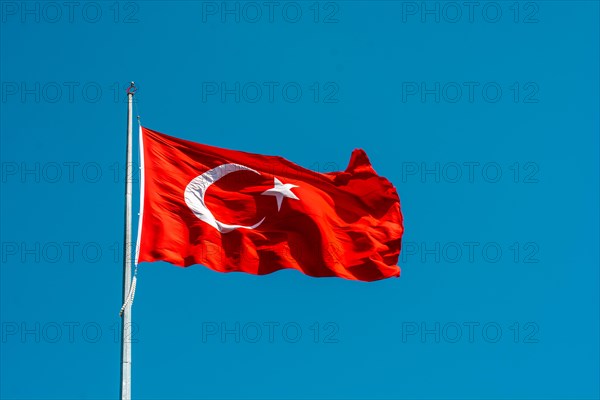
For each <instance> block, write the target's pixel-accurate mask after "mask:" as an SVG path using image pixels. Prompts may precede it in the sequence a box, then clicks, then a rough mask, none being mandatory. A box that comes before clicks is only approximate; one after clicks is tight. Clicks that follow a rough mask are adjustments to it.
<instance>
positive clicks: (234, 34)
mask: <svg viewBox="0 0 600 400" xmlns="http://www.w3.org/2000/svg"><path fill="white" fill-rule="evenodd" d="M68 4H70V5H68ZM1 7H2V9H1V12H2V14H1V18H2V19H1V25H0V30H1V32H0V33H1V35H0V72H1V81H2V99H1V103H0V106H1V117H0V129H1V149H0V156H1V161H2V186H1V194H0V199H1V218H0V220H1V228H0V233H1V243H2V254H1V256H2V265H1V268H0V273H1V275H0V288H1V294H0V299H1V306H0V311H1V318H0V319H1V323H2V338H1V339H2V340H1V343H0V346H1V352H0V353H1V354H0V357H1V358H0V360H1V361H0V367H1V371H0V397H2V398H3V399H39V398H43V399H76V398H77V399H79V398H88V399H115V398H117V397H118V394H119V356H120V344H119V341H118V338H116V337H115V332H118V331H119V329H118V324H119V317H118V310H119V308H120V306H121V277H122V264H121V262H122V261H121V250H120V248H116V247H115V245H120V243H121V242H122V240H123V205H124V181H123V179H124V174H123V168H124V161H125V160H124V157H125V126H126V125H125V123H126V104H125V102H124V99H125V96H124V91H123V90H122V88H121V87H124V86H125V85H126V84H127V83H128V82H129V81H131V80H135V81H136V83H137V84H138V86H139V92H138V95H137V100H138V103H137V104H136V113H139V114H140V115H141V118H142V123H143V124H144V125H146V126H148V127H149V128H152V129H155V130H158V131H162V132H164V133H167V134H171V135H174V136H179V137H182V138H185V139H189V140H193V141H197V142H203V143H207V144H211V145H216V146H221V147H228V148H233V149H240V150H245V151H250V152H256V153H264V154H274V155H281V156H283V157H286V158H288V159H290V160H292V161H294V162H296V163H297V164H299V165H302V166H304V167H308V168H312V169H315V170H320V171H331V170H337V169H343V168H345V166H346V163H347V161H348V158H349V156H350V153H351V151H352V150H353V149H354V148H357V147H360V148H364V149H365V150H366V151H367V153H368V154H369V156H370V158H371V161H372V163H373V165H374V167H375V169H376V170H377V172H378V173H380V174H381V175H383V176H386V177H387V178H389V179H390V180H391V181H392V182H393V183H394V185H395V186H396V187H397V189H398V192H399V194H400V198H401V202H402V209H403V213H404V217H405V228H406V233H405V237H404V249H403V254H402V256H401V259H400V265H401V267H402V276H401V278H399V279H389V280H385V281H381V282H375V283H361V282H351V281H346V280H342V279H329V278H328V279H315V278H309V277H307V276H304V275H302V274H300V273H298V272H297V271H280V272H277V273H275V274H272V275H269V276H251V275H245V274H219V273H216V272H213V271H210V270H208V269H206V268H203V267H202V266H195V267H190V268H188V269H181V268H178V267H174V266H171V265H168V264H166V263H155V264H142V265H141V266H140V274H139V284H138V291H137V294H136V298H135V303H134V307H133V320H134V322H135V330H136V331H135V334H134V340H135V341H136V343H135V344H134V348H133V395H134V398H136V399H163V398H174V399H175V398H177V399H179V398H181V399H199V398H235V399H254V398H294V399H309V398H326V399H333V398H344V399H347V398H357V399H359V398H392V399H403V398H411V399H412V398H461V399H463V398H493V399H499V398H503V399H504V398H507V399H508V398H519V399H525V398H544V399H546V398H567V397H569V398H577V399H590V398H598V396H599V386H598V375H599V372H600V371H599V339H598V338H599V327H598V315H599V298H598V290H599V272H598V270H599V269H598V265H599V254H598V242H599V226H598V224H599V214H598V204H599V202H600V199H599V180H600V179H599V139H598V138H599V131H600V126H599V116H598V110H599V109H600V104H599V100H598V99H599V93H598V91H599V74H598V71H599V54H598V51H599V50H598V49H599V47H600V46H599V43H598V42H599V22H598V20H599V7H598V2H595V1H575V2H567V1H539V2H504V1H502V2H480V3H479V4H478V5H472V6H469V5H463V2H457V3H446V2H429V3H425V4H422V3H421V2H395V1H381V2H369V3H367V2H363V1H342V2H321V3H314V2H280V3H279V4H278V5H275V4H273V3H267V4H263V2H258V3H235V2H230V3H227V4H226V5H225V6H224V5H222V4H221V2H204V3H202V2H192V1H181V2H169V3H168V4H167V2H163V1H141V2H120V3H113V2H95V3H88V2H80V3H78V5H73V4H72V3H67V4H63V2H57V3H51V4H50V5H48V4H47V3H43V2H28V3H22V2H5V1H2V3H1ZM224 7H226V9H224ZM236 7H237V8H236ZM117 88H118V90H117ZM299 94H300V95H299ZM115 96H116V97H115ZM135 143H136V144H137V141H136V142H135ZM136 157H137V156H136ZM135 186H136V190H135V192H134V204H136V203H137V198H138V190H137V182H136V185H135ZM135 208H136V210H137V205H136V207H135ZM259 330H260V331H259ZM259 333H260V335H259ZM317 333H318V335H317ZM271 334H272V335H271ZM236 335H238V336H239V337H236Z"/></svg>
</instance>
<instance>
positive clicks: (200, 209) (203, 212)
mask: <svg viewBox="0 0 600 400" xmlns="http://www.w3.org/2000/svg"><path fill="white" fill-rule="evenodd" d="M236 171H250V172H254V173H255V174H258V175H260V172H258V171H255V170H253V169H252V168H248V167H246V166H244V165H240V164H222V165H219V166H218V167H215V168H213V169H211V170H208V171H206V172H205V173H203V174H202V175H198V176H197V177H195V178H194V179H192V180H191V181H190V183H188V185H187V186H186V188H185V192H184V198H185V204H187V205H188V207H189V208H190V210H192V212H193V213H194V215H195V216H196V217H198V218H199V219H200V220H202V221H204V222H206V223H207V224H209V225H210V226H212V227H213V228H215V229H217V230H218V231H219V232H221V233H227V232H231V231H233V230H235V229H254V228H256V227H258V226H259V225H260V224H262V223H263V221H264V220H265V218H264V217H263V219H261V220H260V221H259V222H258V223H256V224H254V225H252V226H244V225H229V224H225V223H223V222H221V221H218V220H217V219H216V218H215V216H214V215H213V213H212V212H211V211H210V210H209V209H208V207H207V206H206V203H205V202H204V195H205V194H206V191H207V190H208V188H209V187H210V185H212V184H213V183H215V182H216V181H218V180H219V179H221V178H222V177H224V176H225V175H228V174H230V173H232V172H236Z"/></svg>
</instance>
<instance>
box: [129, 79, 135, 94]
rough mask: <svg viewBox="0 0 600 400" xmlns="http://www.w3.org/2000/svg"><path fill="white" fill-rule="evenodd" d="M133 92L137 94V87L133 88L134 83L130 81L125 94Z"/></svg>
mask: <svg viewBox="0 0 600 400" xmlns="http://www.w3.org/2000/svg"><path fill="white" fill-rule="evenodd" d="M135 92H137V87H136V86H135V82H134V81H131V83H130V84H129V87H128V88H127V94H134V93H135Z"/></svg>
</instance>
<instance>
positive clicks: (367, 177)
mask: <svg viewBox="0 0 600 400" xmlns="http://www.w3.org/2000/svg"><path fill="white" fill-rule="evenodd" d="M140 136H141V147H142V149H141V153H142V169H143V172H142V174H143V178H142V212H141V217H140V218H141V221H140V224H141V225H140V228H141V229H140V238H139V252H138V262H144V261H159V260H161V261H167V262H169V263H172V264H175V265H178V266H182V267H187V266H189V265H193V264H202V265H205V266H206V267H208V268H210V269H212V270H215V271H219V272H232V271H241V272H246V273H250V274H256V275H263V274H269V273H271V272H274V271H277V270H280V269H284V268H293V269H297V270H299V271H301V272H303V273H305V274H307V275H310V276H315V277H327V276H338V277H342V278H346V279H353V280H361V281H375V280H379V279H384V278H389V277H392V276H400V268H399V267H398V266H397V265H396V263H397V262H398V256H399V253H400V246H401V238H402V233H403V226H402V214H401V212H400V200H399V198H398V194H397V193H396V189H395V188H394V187H393V185H392V184H391V183H390V182H389V181H388V180H387V179H385V178H383V177H380V176H378V175H377V173H376V172H375V170H374V169H373V167H372V166H371V163H370V162H369V159H368V158H367V155H366V153H365V152H364V151H363V150H354V152H353V153H352V156H351V158H350V163H349V165H348V168H346V170H345V171H340V172H331V173H324V174H321V173H317V172H314V171H311V170H308V169H304V168H302V167H300V166H298V165H296V164H293V163H291V162H289V161H287V160H285V159H283V158H281V157H274V156H265V155H258V154H251V153H245V152H241V151H234V150H227V149H221V148H217V147H212V146H207V145H203V144H198V143H193V142H189V141H186V140H182V139H178V138H175V137H171V136H167V135H165V134H162V133H159V132H156V131H152V130H150V129H147V128H140Z"/></svg>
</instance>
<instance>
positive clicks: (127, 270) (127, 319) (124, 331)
mask: <svg viewBox="0 0 600 400" xmlns="http://www.w3.org/2000/svg"><path fill="white" fill-rule="evenodd" d="M134 92H135V85H134V83H133V82H131V85H130V86H129V88H128V89H127V163H126V167H125V171H126V172H125V240H124V241H125V243H123V303H124V304H125V303H126V301H127V297H128V295H129V290H130V288H131V186H132V183H131V181H132V150H131V149H132V136H133V134H132V127H133V123H132V117H133V94H134ZM122 317H123V320H122V321H121V400H130V399H131V302H128V303H127V304H126V305H125V308H124V310H123V315H122Z"/></svg>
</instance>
